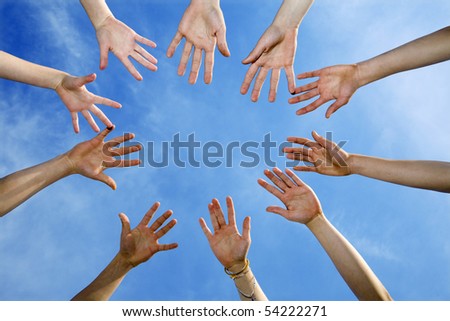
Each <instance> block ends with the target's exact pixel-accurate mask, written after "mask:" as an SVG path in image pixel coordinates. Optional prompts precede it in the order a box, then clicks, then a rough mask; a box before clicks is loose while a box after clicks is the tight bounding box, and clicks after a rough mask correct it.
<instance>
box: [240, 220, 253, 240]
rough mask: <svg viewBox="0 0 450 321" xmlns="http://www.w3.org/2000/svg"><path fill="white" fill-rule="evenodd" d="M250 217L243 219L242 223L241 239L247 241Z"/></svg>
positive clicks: (248, 238)
mask: <svg viewBox="0 0 450 321" xmlns="http://www.w3.org/2000/svg"><path fill="white" fill-rule="evenodd" d="M250 229H251V227H250V216H247V217H246V218H244V222H243V223H242V237H243V238H244V239H246V240H248V241H250V239H251V238H250Z"/></svg>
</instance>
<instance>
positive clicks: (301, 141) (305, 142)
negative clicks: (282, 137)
mask: <svg viewBox="0 0 450 321" xmlns="http://www.w3.org/2000/svg"><path fill="white" fill-rule="evenodd" d="M287 141H288V142H292V143H295V144H299V145H304V146H306V147H309V148H313V147H320V144H318V143H317V142H315V141H312V140H309V139H307V138H303V137H292V136H289V137H288V138H287ZM286 148H294V149H295V148H296V147H285V149H286Z"/></svg>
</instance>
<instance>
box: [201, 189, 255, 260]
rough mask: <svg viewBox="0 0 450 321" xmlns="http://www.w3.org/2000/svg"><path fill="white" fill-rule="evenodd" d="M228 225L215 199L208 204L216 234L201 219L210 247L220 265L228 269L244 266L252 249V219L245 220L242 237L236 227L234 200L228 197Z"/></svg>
mask: <svg viewBox="0 0 450 321" xmlns="http://www.w3.org/2000/svg"><path fill="white" fill-rule="evenodd" d="M227 209H228V224H227V223H226V222H225V217H224V214H223V212H222V209H221V207H220V204H219V201H218V200H217V199H213V200H212V203H211V204H208V210H209V216H210V218H211V223H212V226H213V229H214V234H212V233H211V230H210V229H209V228H208V225H207V224H206V222H205V220H204V219H203V217H202V218H200V220H199V222H200V226H201V228H202V230H203V233H205V236H206V238H207V239H208V242H209V246H210V247H211V250H212V251H213V253H214V255H215V256H216V257H217V259H218V260H219V262H220V263H222V265H223V266H224V267H226V268H230V267H232V266H234V265H237V264H240V265H242V264H243V263H244V262H245V259H246V257H247V253H248V250H249V248H250V243H251V239H250V217H246V218H245V219H244V223H243V225H242V235H241V234H239V231H238V229H237V226H236V217H235V214H234V206H233V200H232V199H231V197H229V196H228V197H227Z"/></svg>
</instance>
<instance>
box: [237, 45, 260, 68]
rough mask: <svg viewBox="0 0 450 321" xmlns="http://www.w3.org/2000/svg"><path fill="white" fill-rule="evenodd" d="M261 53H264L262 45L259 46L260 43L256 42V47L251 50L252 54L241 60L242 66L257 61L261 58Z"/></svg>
mask: <svg viewBox="0 0 450 321" xmlns="http://www.w3.org/2000/svg"><path fill="white" fill-rule="evenodd" d="M263 52H264V45H262V44H260V42H259V41H258V43H257V44H256V47H255V48H254V49H253V50H252V52H250V54H249V55H248V56H247V58H245V59H244V60H242V63H243V64H244V65H247V64H250V63H254V62H255V61H256V60H258V58H259V57H261V55H262V54H263Z"/></svg>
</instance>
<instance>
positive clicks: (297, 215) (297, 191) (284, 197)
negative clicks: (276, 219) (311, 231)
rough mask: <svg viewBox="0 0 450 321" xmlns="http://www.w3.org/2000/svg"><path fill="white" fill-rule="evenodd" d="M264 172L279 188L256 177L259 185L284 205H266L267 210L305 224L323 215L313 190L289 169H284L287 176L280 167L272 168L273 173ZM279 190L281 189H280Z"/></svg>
mask: <svg viewBox="0 0 450 321" xmlns="http://www.w3.org/2000/svg"><path fill="white" fill-rule="evenodd" d="M264 174H266V176H267V177H268V178H269V179H270V180H271V181H272V182H273V183H274V184H275V185H276V186H277V187H278V188H279V189H278V188H276V187H275V186H272V185H270V184H269V183H267V182H266V181H265V180H263V179H261V178H260V179H258V183H259V185H261V186H262V187H264V188H265V189H266V190H267V191H268V192H270V193H272V194H273V195H275V197H277V198H278V199H279V200H280V201H282V202H283V204H284V205H285V206H286V209H284V208H281V207H279V206H269V207H267V209H266V210H267V212H270V213H275V214H279V215H281V216H283V217H284V218H286V219H287V220H289V221H293V222H298V223H302V224H307V223H308V222H309V221H311V220H312V219H313V218H314V217H316V216H317V215H323V213H322V207H321V206H320V202H319V200H318V198H317V196H316V194H314V191H313V190H312V189H311V188H310V187H309V186H308V185H306V184H305V183H303V182H302V181H301V180H300V178H298V177H297V176H296V175H295V174H294V173H293V172H292V171H291V170H289V169H286V174H288V175H289V177H287V176H286V175H285V174H284V173H283V172H282V171H281V170H280V169H278V168H274V170H273V173H272V172H271V171H269V170H265V171H264ZM280 190H281V191H280Z"/></svg>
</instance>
